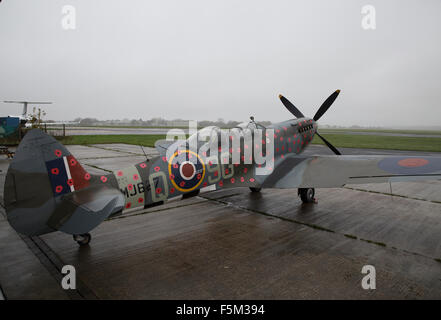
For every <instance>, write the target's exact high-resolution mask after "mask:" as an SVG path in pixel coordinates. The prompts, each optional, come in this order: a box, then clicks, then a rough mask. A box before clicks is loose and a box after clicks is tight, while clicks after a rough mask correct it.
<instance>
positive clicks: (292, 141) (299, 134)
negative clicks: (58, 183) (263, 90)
mask: <svg viewBox="0 0 441 320" xmlns="http://www.w3.org/2000/svg"><path fill="white" fill-rule="evenodd" d="M247 128H248V129H250V128H251V132H252V135H253V139H254V138H255V136H256V134H255V131H254V130H255V129H262V131H261V132H262V141H257V140H256V139H254V140H253V141H254V142H253V145H252V146H251V145H250V144H248V143H245V142H243V141H241V143H240V145H239V147H236V148H234V147H233V143H232V142H231V141H232V139H231V137H230V143H231V145H229V146H227V147H226V148H225V147H224V146H222V147H221V143H220V140H221V139H222V137H221V135H222V134H224V133H223V131H222V130H220V129H219V128H216V127H210V130H213V131H215V132H218V134H219V150H218V151H219V153H218V154H216V155H212V154H210V152H205V151H201V149H200V148H199V147H198V150H193V151H192V150H189V148H188V145H189V141H190V140H191V139H192V137H190V138H189V139H188V140H187V142H186V143H184V144H183V145H185V146H186V147H185V148H183V150H180V151H176V152H174V151H173V152H172V153H171V156H170V155H169V156H168V157H167V155H166V154H164V153H161V154H160V155H159V156H157V157H154V158H152V159H148V160H147V159H146V161H143V162H141V163H138V164H136V165H132V166H129V167H127V168H124V169H120V170H116V171H114V172H113V173H111V174H109V175H106V176H103V177H101V181H106V182H108V183H110V184H112V185H113V186H115V187H117V188H119V189H120V190H121V192H122V193H123V194H124V195H125V199H126V203H125V210H132V209H135V208H138V209H142V208H145V207H149V206H152V205H156V204H160V203H163V202H164V201H166V200H167V199H170V198H175V197H181V196H182V195H185V194H189V193H193V194H194V193H196V194H197V192H199V190H200V189H202V190H203V191H205V190H216V189H221V188H228V187H230V188H231V187H241V186H242V187H252V188H259V187H260V185H261V183H262V182H263V181H264V179H265V178H266V175H259V172H258V171H256V169H257V168H260V167H262V164H258V163H257V162H256V160H255V159H254V155H255V154H256V153H255V152H259V150H260V149H262V150H261V153H262V154H266V153H267V152H268V147H269V145H270V144H269V142H270V141H271V142H272V141H273V142H274V143H273V150H272V152H273V153H272V154H273V158H272V159H271V160H272V164H271V165H268V164H266V165H267V166H268V167H269V169H270V172H271V171H272V170H273V169H274V168H275V167H276V166H277V165H278V164H280V163H281V162H282V161H283V159H284V158H285V157H287V156H292V155H293V154H300V153H301V152H302V151H303V150H304V149H305V148H306V146H307V145H308V144H309V143H310V142H311V141H312V139H313V137H314V134H315V132H316V129H317V124H316V123H315V121H314V120H312V119H309V118H299V119H291V120H287V121H283V122H280V123H277V124H273V125H271V126H268V127H266V128H264V127H262V126H260V125H258V124H256V123H254V122H250V123H249V124H248V125H247ZM202 130H205V129H202ZM202 130H201V131H202ZM270 134H272V135H273V136H272V138H273V139H269V138H270V136H269V135H270ZM260 142H261V143H260ZM264 150H265V151H264ZM195 151H196V152H195ZM235 151H237V152H239V154H240V157H239V159H240V161H239V163H234V162H233V161H231V160H232V158H233V157H232V153H233V152H235ZM228 160H229V161H228ZM257 170H258V169H257Z"/></svg>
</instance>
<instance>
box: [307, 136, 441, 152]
mask: <svg viewBox="0 0 441 320" xmlns="http://www.w3.org/2000/svg"><path fill="white" fill-rule="evenodd" d="M323 136H324V137H325V138H326V140H328V141H329V142H331V143H332V144H333V145H334V146H336V147H342V148H362V149H389V150H413V151H435V152H441V138H427V137H395V136H374V135H355V134H354V135H351V134H327V133H323ZM312 143H313V144H324V143H323V141H322V140H321V139H320V138H318V137H317V136H316V137H314V139H313V140H312Z"/></svg>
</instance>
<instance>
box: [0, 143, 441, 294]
mask: <svg viewBox="0 0 441 320" xmlns="http://www.w3.org/2000/svg"><path fill="white" fill-rule="evenodd" d="M69 149H70V151H71V152H72V153H73V154H74V155H75V156H76V157H77V159H78V160H79V161H80V162H81V163H82V164H83V165H84V167H85V168H86V170H88V171H89V172H91V173H92V172H93V173H102V172H106V171H107V170H114V169H116V168H120V167H124V166H127V165H130V164H134V163H137V162H140V161H142V159H144V155H143V154H142V151H141V150H140V148H139V147H138V146H131V145H123V144H113V145H94V146H69ZM144 150H145V151H146V152H147V153H148V155H149V156H152V155H154V154H155V153H156V151H155V150H154V149H152V148H144ZM341 151H342V153H343V154H385V153H387V154H396V153H401V154H403V153H405V154H412V155H414V154H426V155H427V154H436V155H439V154H437V153H422V152H411V151H406V152H404V151H403V152H401V151H387V150H367V149H360V150H359V149H345V148H342V150H341ZM307 153H310V154H328V149H327V148H325V147H322V146H310V147H308V149H307ZM8 163H9V162H8V160H6V159H5V158H2V159H0V169H1V172H0V174H1V176H0V186H1V188H2V190H1V191H3V183H4V177H5V173H6V170H7V166H8ZM1 194H3V192H1ZM316 197H317V199H318V203H316V204H308V205H305V204H302V203H301V201H300V199H298V197H297V194H296V190H272V189H264V190H262V192H261V193H258V194H254V193H250V192H249V190H248V189H241V188H236V189H226V190H220V191H215V192H209V193H204V194H201V195H200V196H197V197H193V198H190V199H186V200H177V201H170V202H168V203H167V204H165V205H163V206H158V207H153V208H150V209H147V210H144V211H141V212H134V213H131V214H127V215H124V216H122V217H119V218H115V219H112V220H108V221H106V222H104V223H102V224H101V225H100V226H99V227H98V228H96V229H95V230H93V231H92V237H93V239H92V242H91V244H90V246H89V247H85V248H80V247H79V246H78V245H77V243H75V242H74V241H73V240H72V237H71V236H69V235H66V234H63V233H61V232H55V233H51V234H47V235H43V236H39V237H31V238H29V237H22V236H20V235H18V234H17V233H16V232H15V231H14V230H13V229H12V228H11V227H10V226H9V224H8V223H7V221H6V219H5V217H4V209H3V208H2V214H1V215H0V286H1V291H2V292H3V295H4V297H5V298H6V299H35V298H38V299H428V298H431V299H441V181H431V182H413V183H394V184H393V185H392V194H390V186H389V184H387V185H385V184H377V185H373V184H372V185H348V186H346V187H345V188H331V189H317V190H316ZM66 264H70V265H73V266H74V267H75V268H76V271H77V289H76V290H63V289H62V288H61V286H60V281H61V277H62V275H61V273H60V270H61V267H62V266H63V265H66ZM365 265H372V266H374V267H375V269H376V289H375V290H365V289H363V288H362V286H361V281H362V278H363V277H364V276H365V275H364V274H362V273H361V270H362V268H363V266H365ZM0 296H1V295H0Z"/></svg>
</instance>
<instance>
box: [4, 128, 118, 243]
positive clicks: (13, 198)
mask: <svg viewBox="0 0 441 320" xmlns="http://www.w3.org/2000/svg"><path fill="white" fill-rule="evenodd" d="M98 180H99V178H98V177H96V176H93V175H91V174H89V173H88V172H87V171H86V170H84V168H83V167H82V166H81V164H80V163H79V162H78V161H77V160H76V159H75V157H74V156H73V155H71V154H70V152H69V151H68V150H67V149H66V148H65V147H64V146H63V145H62V144H61V143H59V142H58V141H57V140H55V139H54V138H53V137H51V136H49V135H47V134H45V133H43V132H42V131H41V130H38V129H34V130H31V131H29V132H28V133H27V134H26V135H25V137H24V138H23V140H22V141H21V143H20V145H19V146H18V148H17V151H16V153H15V157H14V159H13V161H12V162H11V164H10V166H9V168H8V172H7V174H6V180H5V188H4V202H5V208H6V214H7V218H8V221H9V223H10V224H11V226H12V227H13V228H14V229H15V230H17V231H18V232H20V233H22V234H25V235H40V234H45V233H49V232H52V231H56V230H60V231H63V232H66V233H70V234H83V233H87V232H89V231H90V230H92V229H93V228H95V227H96V226H97V225H98V224H99V223H101V222H102V221H103V220H104V219H106V218H107V217H108V216H109V215H111V214H113V213H115V212H118V211H121V210H122V208H123V206H124V196H123V195H122V193H121V192H120V191H119V189H118V188H116V187H114V186H112V185H111V184H108V185H103V184H100V183H97V181H98Z"/></svg>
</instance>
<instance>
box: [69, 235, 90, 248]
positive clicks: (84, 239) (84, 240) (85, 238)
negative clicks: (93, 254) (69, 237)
mask: <svg viewBox="0 0 441 320" xmlns="http://www.w3.org/2000/svg"><path fill="white" fill-rule="evenodd" d="M73 239H74V240H75V241H76V242H77V243H78V244H79V245H80V246H86V245H88V244H89V242H90V240H92V236H91V235H90V233H85V234H74V235H73Z"/></svg>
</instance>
